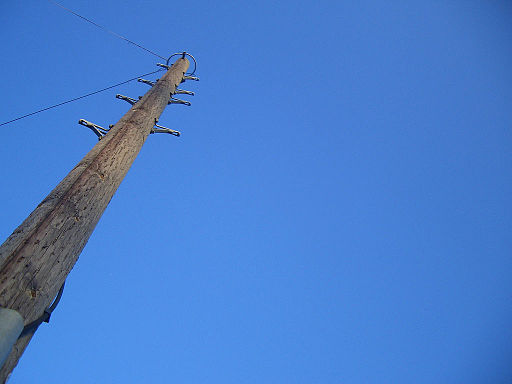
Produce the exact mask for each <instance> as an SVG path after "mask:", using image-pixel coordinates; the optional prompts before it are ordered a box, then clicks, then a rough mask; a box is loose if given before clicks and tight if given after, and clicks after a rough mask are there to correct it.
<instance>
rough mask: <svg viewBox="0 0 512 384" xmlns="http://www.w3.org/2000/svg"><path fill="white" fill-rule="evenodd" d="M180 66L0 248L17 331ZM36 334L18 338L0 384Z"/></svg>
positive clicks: (64, 269) (74, 249)
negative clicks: (17, 316) (19, 320)
mask: <svg viewBox="0 0 512 384" xmlns="http://www.w3.org/2000/svg"><path fill="white" fill-rule="evenodd" d="M188 66H189V61H188V60H187V59H186V58H185V54H183V57H182V58H179V59H178V60H177V61H176V62H175V63H174V64H173V65H172V66H171V67H170V68H169V69H168V71H167V73H166V74H165V75H164V76H162V78H161V79H160V80H159V81H158V82H157V83H156V84H154V86H153V87H152V88H151V89H150V90H149V91H148V92H147V93H146V94H145V95H144V96H143V97H142V98H141V99H140V100H139V101H137V102H136V103H135V104H134V105H133V106H132V108H131V109H130V110H129V111H128V112H127V113H126V114H125V115H124V116H123V117H122V118H121V119H120V120H119V121H118V122H117V123H116V124H115V125H114V126H113V127H112V128H111V129H110V131H109V132H108V134H107V135H106V136H104V137H103V138H102V140H100V141H99V142H98V143H97V144H96V145H95V146H94V147H93V148H92V149H91V151H90V152H89V153H88V154H87V155H86V156H85V157H84V158H83V159H82V160H81V161H80V162H79V163H78V165H76V167H74V168H73V169H72V170H71V172H70V173H69V174H68V175H67V176H66V177H65V178H64V179H63V180H62V181H61V182H60V183H59V184H58V185H57V187H55V189H54V190H53V191H52V192H51V193H50V194H49V195H48V196H47V197H46V198H45V199H44V200H43V201H42V202H41V203H40V204H39V205H38V206H37V208H36V209H35V210H34V211H33V212H32V213H31V214H30V215H29V216H28V218H27V219H25V221H24V222H23V223H22V224H21V225H20V226H19V227H18V228H16V230H15V231H14V232H13V233H12V234H11V236H9V238H8V239H7V240H6V241H5V242H4V243H3V244H2V245H1V246H0V308H5V309H9V310H14V311H17V312H18V313H19V314H20V315H21V317H22V318H23V320H24V324H25V326H26V325H27V324H30V323H33V322H34V321H37V319H39V318H40V317H41V315H43V313H44V312H45V310H46V308H48V307H49V306H50V304H51V303H52V301H53V299H54V298H55V296H56V295H57V293H58V292H59V289H60V288H61V287H62V285H63V283H64V281H65V280H66V277H67V276H68V274H69V272H70V271H71V269H72V268H73V266H74V265H75V263H76V261H77V260H78V256H79V255H80V253H81V252H82V249H83V248H84V246H85V244H86V243H87V241H88V239H89V237H90V236H91V234H92V232H93V230H94V228H95V226H96V224H97V223H98V220H99V219H100V217H101V215H102V214H103V212H104V210H105V208H106V207H107V205H108V203H109V202H110V200H111V199H112V197H113V195H114V193H115V192H116V190H117V188H118V187H119V185H120V184H121V181H122V180H123V178H124V176H125V175H126V173H127V172H128V170H129V168H130V166H131V165H132V163H133V161H134V160H135V158H136V157H137V154H138V153H139V151H140V149H141V148H142V145H143V144H144V142H145V140H146V139H147V137H148V135H149V134H150V133H151V132H152V129H153V126H154V124H155V122H156V121H158V118H159V117H160V115H161V113H162V112H163V110H164V109H165V107H166V106H167V104H168V103H169V100H170V97H171V95H172V94H174V92H175V91H176V87H177V86H178V85H179V84H180V83H181V82H182V80H183V78H184V75H185V73H186V71H187V69H188ZM36 330H37V326H36V327H34V328H33V329H31V330H28V332H25V331H23V332H22V333H21V336H20V337H19V338H18V339H17V341H16V343H15V344H14V347H13V348H12V350H11V352H10V354H9V356H8V357H7V360H6V361H5V363H4V365H3V367H2V368H1V370H0V383H4V382H5V381H6V380H7V378H8V377H9V375H10V373H11V371H12V370H13V369H14V367H15V366H16V364H17V363H18V360H19V358H20V357H21V355H22V354H23V351H24V350H25V348H26V346H27V345H28V343H29V342H30V339H31V338H32V336H33V334H34V332H35V331H36Z"/></svg>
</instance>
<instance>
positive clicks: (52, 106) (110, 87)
mask: <svg viewBox="0 0 512 384" xmlns="http://www.w3.org/2000/svg"><path fill="white" fill-rule="evenodd" d="M160 71H163V69H159V70H157V71H154V72H150V73H145V74H143V75H140V76H137V77H134V78H132V79H130V80H126V81H123V82H121V83H117V84H114V85H111V86H109V87H106V88H102V89H100V90H97V91H94V92H91V93H88V94H86V95H82V96H79V97H75V98H73V99H70V100H66V101H63V102H62V103H59V104H55V105H51V106H49V107H46V108H43V109H40V110H38V111H35V112H31V113H27V114H26V115H23V116H20V117H17V118H15V119H12V120H9V121H6V122H5V123H1V124H0V127H1V126H2V125H7V124H9V123H12V122H14V121H17V120H21V119H24V118H25V117H29V116H32V115H35V114H38V113H41V112H44V111H47V110H49V109H52V108H56V107H60V106H61V105H64V104H68V103H71V102H73V101H77V100H80V99H84V98H86V97H89V96H92V95H95V94H97V93H100V92H103V91H106V90H108V89H112V88H115V87H118V86H120V85H123V84H126V83H129V82H130V81H133V80H137V79H138V78H140V77H144V76H149V75H152V74H154V73H157V72H160Z"/></svg>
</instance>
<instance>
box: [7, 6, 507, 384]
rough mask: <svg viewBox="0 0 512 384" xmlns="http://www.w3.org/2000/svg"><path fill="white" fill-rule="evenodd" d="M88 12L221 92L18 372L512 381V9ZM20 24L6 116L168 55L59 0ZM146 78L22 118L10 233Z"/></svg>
mask: <svg viewBox="0 0 512 384" xmlns="http://www.w3.org/2000/svg"><path fill="white" fill-rule="evenodd" d="M62 1H63V4H64V5H65V6H68V7H70V8H72V9H73V10H75V11H77V12H79V13H81V14H82V15H83V16H85V17H89V18H92V19H93V20H95V21H96V22H97V23H99V24H103V25H105V26H107V27H108V28H110V29H112V30H113V31H116V32H117V33H120V34H122V35H124V36H126V37H128V38H130V39H133V40H135V41H137V42H139V43H141V44H142V45H144V46H146V47H147V48H149V49H151V50H153V51H156V52H158V53H159V54H160V55H162V56H168V55H170V54H172V53H174V52H177V51H182V50H187V51H189V52H191V53H192V54H193V55H195V57H196V58H197V60H198V71H197V74H198V75H199V76H200V77H201V82H199V83H192V84H187V86H186V87H185V88H187V89H190V90H193V91H195V92H196V93H197V94H196V96H195V97H194V98H192V99H191V101H192V103H193V104H192V107H190V108H187V107H185V106H175V105H172V106H169V107H168V108H167V109H166V111H165V112H164V114H163V115H162V117H161V119H160V122H161V123H162V124H163V125H165V126H168V127H171V128H175V129H179V130H181V131H182V133H183V135H182V137H181V138H179V139H177V138H175V137H172V136H170V135H169V136H167V135H152V136H151V137H149V139H148V141H147V142H146V144H145V146H144V148H143V149H142V152H141V154H140V156H139V157H138V158H137V160H136V161H135V163H134V165H133V167H132V169H131V170H130V172H129V173H128V175H127V177H126V179H125V181H124V182H123V183H122V185H121V187H120V188H119V190H118V191H117V194H116V195H115V197H114V198H113V200H112V202H111V204H110V205H109V207H108V208H107V211H106V212H105V214H104V216H103V218H102V219H101V221H100V222H99V224H98V226H97V228H96V231H95V232H94V234H93V235H92V237H91V239H90V241H89V243H88V244H87V246H86V248H85V250H84V252H83V253H82V255H81V257H80V259H79V261H78V263H77V264H76V266H75V268H74V269H73V271H72V272H71V274H70V276H69V278H68V281H67V285H66V290H65V292H64V297H63V299H62V301H61V303H60V305H59V307H58V308H57V310H56V311H55V313H54V315H53V317H52V320H51V323H50V324H49V325H48V324H43V325H42V326H41V327H40V329H39V331H38V332H37V334H36V336H35V338H34V339H33V341H32V343H31V344H30V346H29V348H28V350H27V351H26V353H25V355H24V356H23V358H22V360H21V362H20V364H19V365H18V367H17V369H16V370H15V371H14V375H13V376H12V378H11V381H10V382H11V383H12V384H20V383H44V382H46V383H222V384H226V383H237V384H240V383H258V384H259V383H304V384H311V383H322V384H330V383H354V384H359V383H361V384H363V383H364V384H366V383H510V382H511V381H512V368H511V367H512V361H511V360H512V327H511V326H510V325H511V321H512V279H511V273H512V258H511V250H512V247H511V245H512V244H511V236H510V229H511V225H512V215H511V213H512V212H511V208H512V205H511V195H512V182H511V172H512V155H511V145H512V132H511V122H512V89H511V86H510V85H511V81H512V46H511V44H510V42H511V41H512V27H511V24H510V20H511V18H512V4H511V3H510V2H507V1H483V0H482V1H472V0H468V1H462V0H460V1H416V0H411V1H402V2H399V1H385V0H381V1H379V0H374V1H370V0H367V1H365V0H363V1H314V2H311V1H308V2H305V1H299V2H292V1H282V2H278V1H277V2H275V1H273V2H270V1H263V2H262V1H259V2H238V1H221V2H210V1H198V2H192V3H191V2H181V3H180V2H172V1H157V0H154V1H144V2H137V1H132V0H125V1H117V0H116V1H85V0H80V1H65V0H62ZM0 22H1V24H2V29H1V32H0V36H1V41H2V72H3V73H2V81H1V85H0V89H1V90H2V93H3V95H4V96H3V98H2V103H1V105H0V120H1V121H5V120H9V119H11V118H15V117H17V116H18V115H22V114H25V113H28V112H31V111H33V110H36V109H39V108H42V107H45V106H47V105H50V104H54V103H58V102H61V101H63V100H66V99H68V98H71V97H76V96H80V95H82V94H84V93H87V92H90V91H94V90H96V89H99V88H102V87H105V86H108V85H111V84H113V83H116V82H120V81H123V80H126V79H129V78H131V77H134V76H137V75H139V74H143V73H146V72H150V71H152V70H154V69H156V67H155V63H156V62H158V61H160V60H159V59H158V58H156V57H154V56H151V55H149V54H147V53H146V52H144V51H142V50H140V49H138V48H135V47H133V46H132V45H129V44H127V43H126V42H124V41H122V40H119V39H117V38H115V37H113V36H111V35H109V34H106V33H105V32H103V31H101V30H100V29H97V28H95V27H94V26H92V25H90V24H88V23H86V22H84V21H83V20H80V19H79V18H77V17H75V16H73V15H71V14H69V13H67V12H65V11H63V10H62V9H60V8H58V7H56V6H55V5H52V4H51V3H49V2H47V1H26V2H3V4H2V5H1V6H0ZM146 90H147V86H145V85H143V84H137V83H133V84H130V85H126V86H122V87H120V88H118V89H114V90H111V91H107V92H105V93H102V94H100V95H97V96H93V97H91V98H88V99H85V100H81V101H78V102H76V103H73V104H69V105H66V106H63V107H61V108H58V109H54V110H52V111H48V112H45V113H42V114H39V115H37V116H33V117H30V118H27V119H24V120H20V121H18V122H16V123H13V124H11V125H6V126H3V127H1V129H2V140H1V143H0V146H1V150H0V180H2V181H1V183H2V184H1V188H0V198H1V201H2V209H1V212H2V214H1V216H0V218H1V220H0V237H2V240H3V239H5V238H6V237H7V236H8V235H9V234H10V233H11V232H12V231H13V230H14V228H15V227H16V226H17V225H19V224H20V223H21V222H22V220H23V219H24V218H25V217H26V216H27V215H28V214H29V213H30V212H31V211H32V209H33V208H34V207H35V206H36V205H37V204H38V203H39V202H40V201H41V200H42V199H43V198H44V197H45V196H46V194H47V193H49V191H50V190H51V189H52V188H53V187H54V186H55V185H56V184H57V183H58V182H59V180H60V179H61V178H62V177H64V176H65V175H66V174H67V172H68V171H69V170H71V169H72V168H73V167H74V165H75V164H76V163H77V162H78V161H79V160H80V159H81V158H82V157H83V156H84V155H85V154H86V153H87V151H89V150H90V149H91V148H92V146H93V145H94V144H95V143H96V138H95V137H94V135H93V134H92V133H91V132H90V131H89V130H88V129H87V128H85V127H81V126H79V125H78V124H77V121H78V119H80V118H85V119H87V120H90V121H93V122H95V123H97V124H100V125H103V126H107V125H108V124H110V123H114V122H116V121H117V120H118V119H119V118H120V117H121V116H122V114H123V113H124V112H125V111H126V110H127V109H128V107H129V105H128V104H127V103H124V102H122V101H118V100H116V99H115V98H114V95H115V94H116V93H122V94H125V95H128V96H131V97H137V96H139V95H142V94H143V93H144V92H146Z"/></svg>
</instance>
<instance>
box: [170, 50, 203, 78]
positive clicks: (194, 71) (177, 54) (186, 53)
mask: <svg viewBox="0 0 512 384" xmlns="http://www.w3.org/2000/svg"><path fill="white" fill-rule="evenodd" d="M174 56H181V57H182V58H183V59H184V58H185V56H188V57H190V58H191V59H192V61H193V62H194V70H193V71H192V72H190V71H189V72H187V73H186V75H187V76H192V75H193V74H194V73H196V68H197V62H196V59H195V57H194V56H192V55H191V54H190V53H188V52H178V53H173V54H172V55H171V56H169V58H168V59H167V62H166V63H165V65H167V66H169V61H171V59H172V58H173V57H174Z"/></svg>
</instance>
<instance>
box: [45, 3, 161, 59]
mask: <svg viewBox="0 0 512 384" xmlns="http://www.w3.org/2000/svg"><path fill="white" fill-rule="evenodd" d="M48 1H49V2H50V3H53V4H55V5H57V6H59V7H61V8H62V9H64V10H66V11H68V12H69V13H72V14H73V15H75V16H78V17H79V18H81V19H83V20H85V21H87V22H89V23H91V24H92V25H95V26H96V27H98V28H100V29H103V30H104V31H106V32H108V33H110V34H112V35H114V36H116V37H118V38H120V39H123V40H125V41H127V42H128V43H130V44H133V45H135V46H136V47H139V48H141V49H143V50H145V51H146V52H149V53H151V54H152V55H155V56H157V57H159V58H161V59H164V60H167V58H166V57H163V56H160V55H159V54H157V53H155V52H153V51H151V50H149V49H147V48H144V47H143V46H142V45H139V44H137V43H135V42H133V41H131V40H129V39H127V38H126V37H124V36H121V35H119V34H118V33H115V32H114V31H111V30H110V29H108V28H106V27H104V26H103V25H100V24H97V23H95V22H94V21H92V20H89V19H88V18H86V17H83V16H81V15H79V14H78V13H76V12H73V11H72V10H71V9H68V8H66V7H65V6H63V5H62V4H60V3H57V2H56V1H53V0H48Z"/></svg>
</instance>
